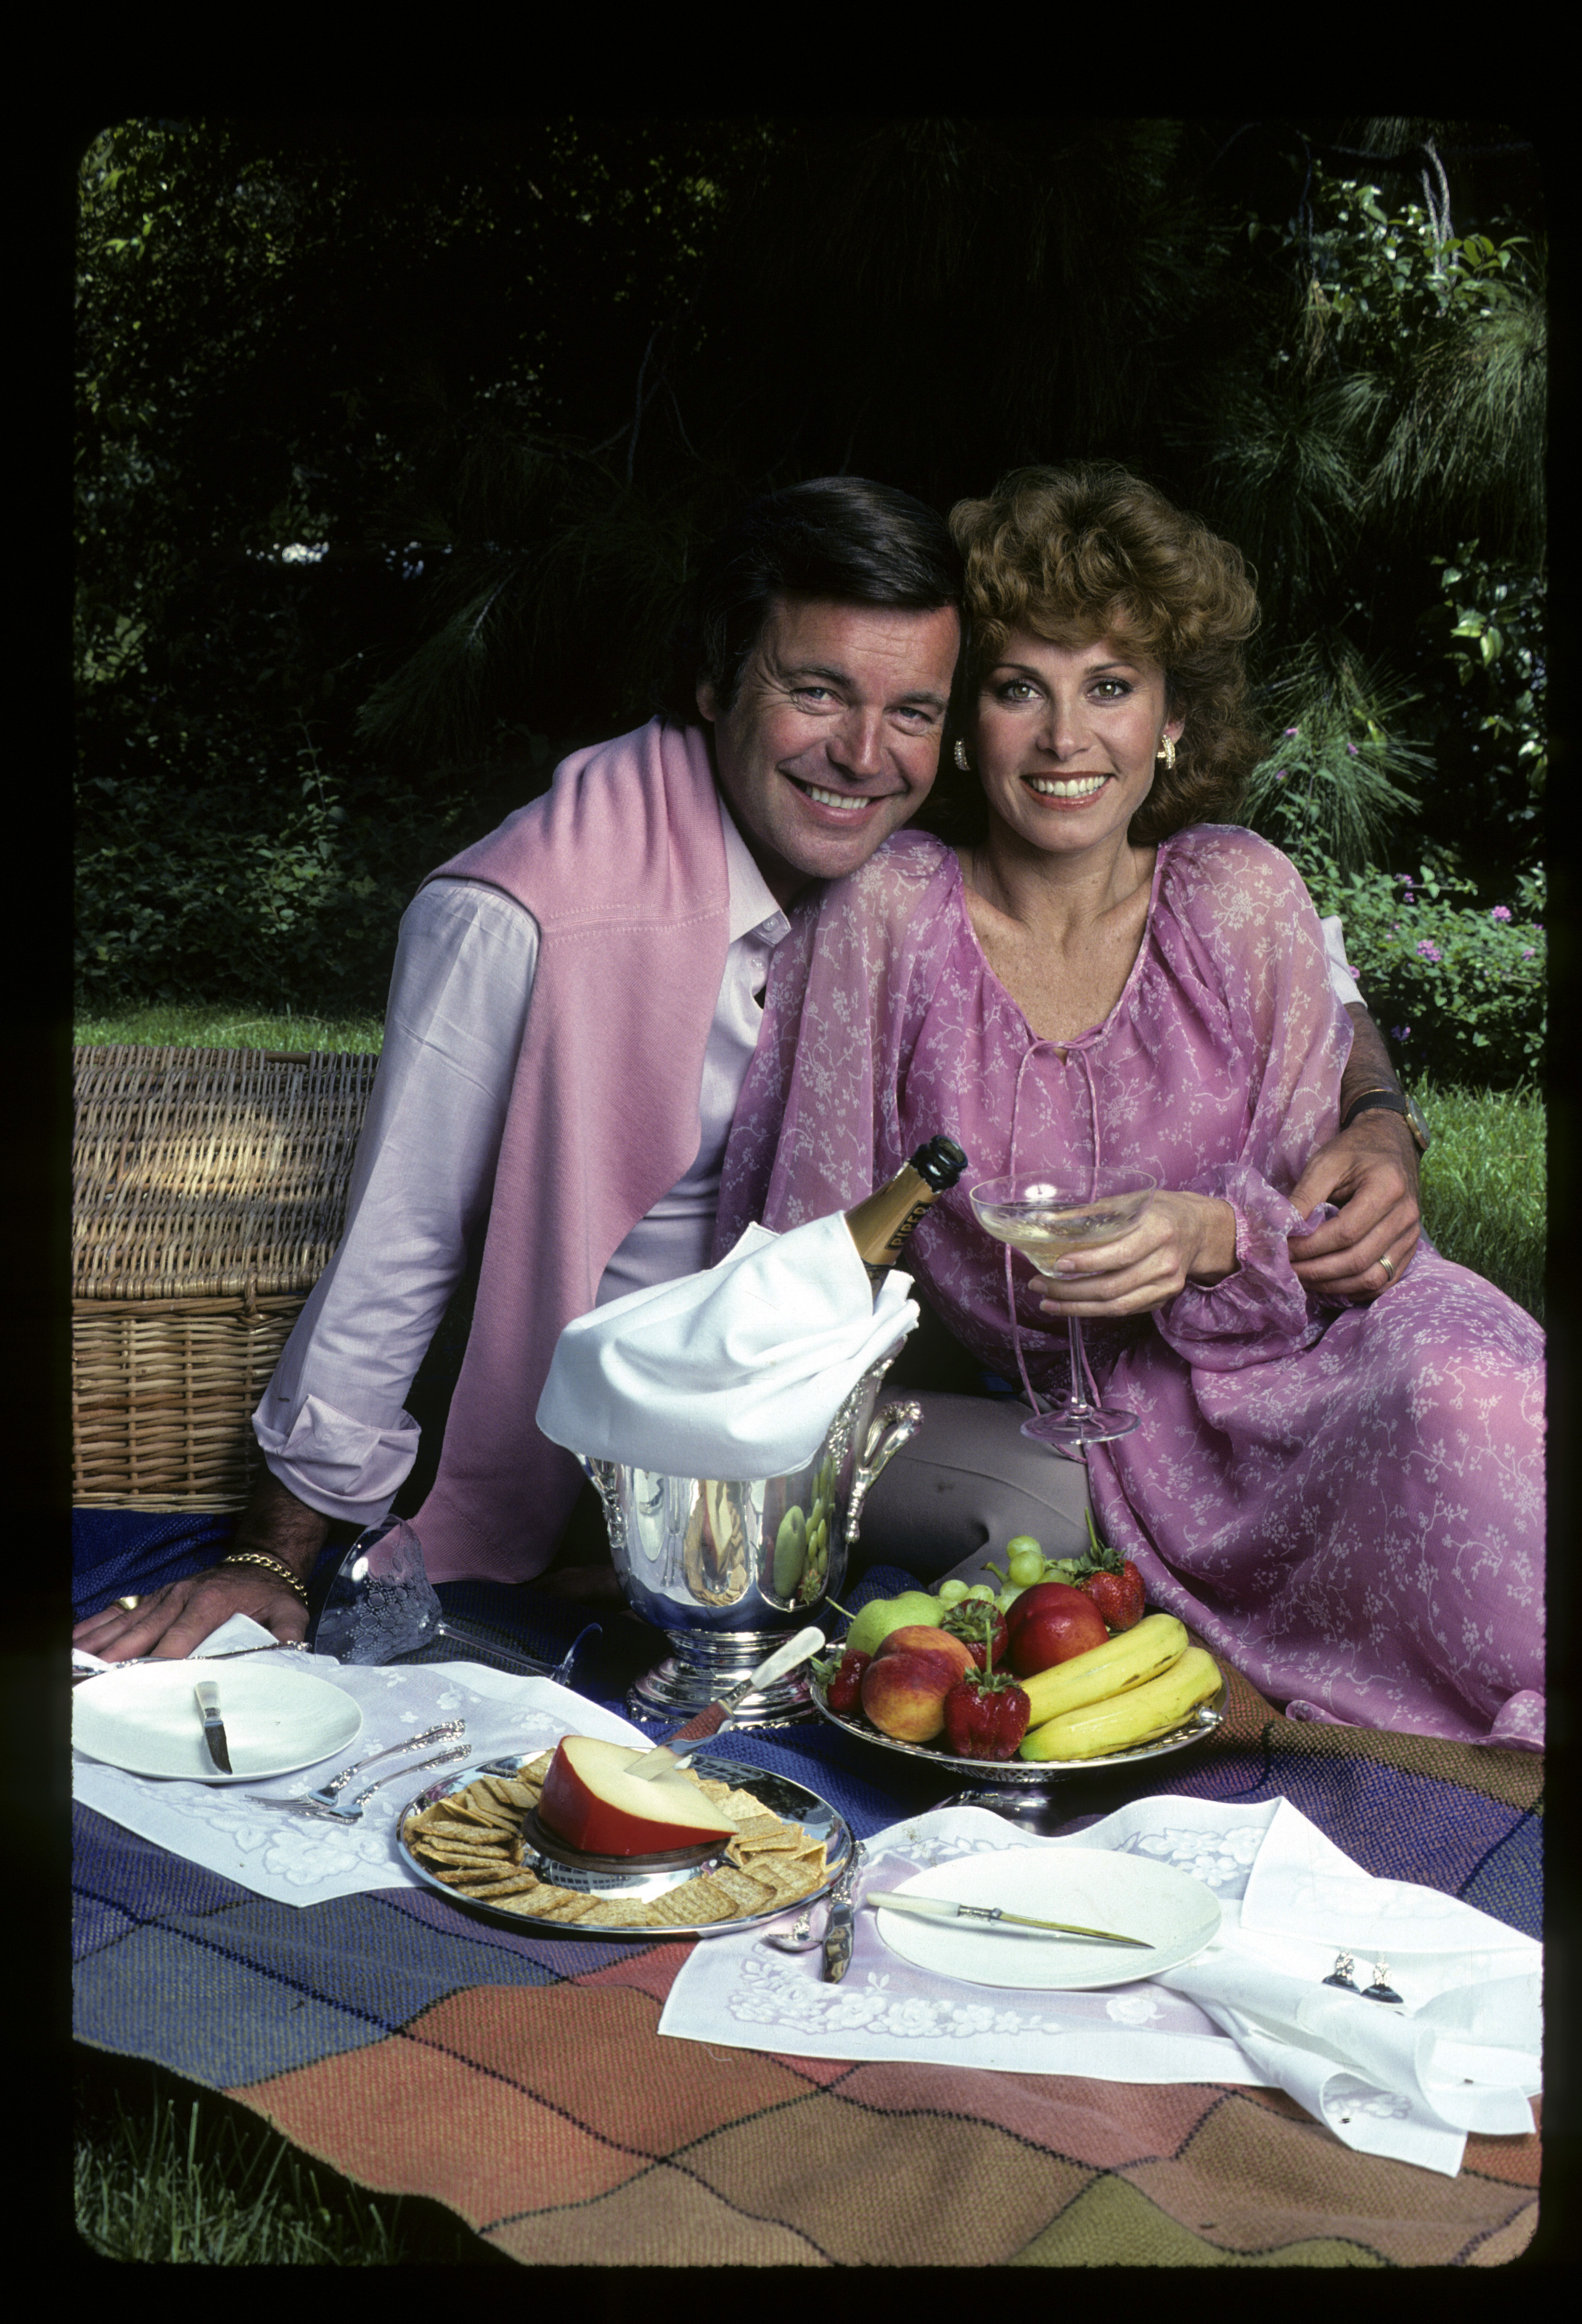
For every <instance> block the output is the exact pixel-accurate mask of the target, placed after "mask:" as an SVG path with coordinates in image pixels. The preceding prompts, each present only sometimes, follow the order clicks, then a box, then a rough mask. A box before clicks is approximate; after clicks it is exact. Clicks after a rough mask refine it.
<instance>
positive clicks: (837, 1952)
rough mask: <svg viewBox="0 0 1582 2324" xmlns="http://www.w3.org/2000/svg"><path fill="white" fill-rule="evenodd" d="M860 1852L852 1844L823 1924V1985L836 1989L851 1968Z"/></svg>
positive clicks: (856, 1842) (858, 1844)
mask: <svg viewBox="0 0 1582 2324" xmlns="http://www.w3.org/2000/svg"><path fill="white" fill-rule="evenodd" d="M862 1860H863V1849H862V1843H861V1841H860V1840H853V1841H852V1843H851V1855H850V1856H849V1857H848V1858H847V1859H846V1868H845V1870H844V1871H843V1872H842V1875H841V1877H840V1878H839V1879H838V1880H837V1881H836V1883H835V1885H834V1886H833V1887H832V1889H831V1891H830V1916H829V1919H828V1920H827V1921H826V1922H825V1923H824V1983H825V1984H826V1985H839V1984H840V1982H841V1979H842V1978H843V1977H844V1976H845V1974H846V1971H847V1970H848V1969H850V1968H851V1924H852V1922H853V1921H854V1920H855V1918H856V1915H857V1906H856V1903H855V1901H854V1899H853V1897H852V1894H851V1891H852V1888H853V1887H854V1886H855V1885H856V1880H857V1875H858V1872H859V1871H860V1868H861V1865H862Z"/></svg>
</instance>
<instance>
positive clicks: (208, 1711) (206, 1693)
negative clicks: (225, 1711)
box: [194, 1678, 231, 1775]
mask: <svg viewBox="0 0 1582 2324" xmlns="http://www.w3.org/2000/svg"><path fill="white" fill-rule="evenodd" d="M194 1691H195V1692H196V1694H197V1697H198V1710H199V1711H201V1712H202V1713H203V1739H204V1741H205V1742H206V1743H207V1745H208V1756H209V1757H210V1758H211V1759H212V1760H213V1761H214V1764H215V1766H216V1768H217V1769H218V1770H219V1772H220V1774H221V1775H229V1774H230V1773H231V1754H230V1751H229V1749H228V1748H227V1746H226V1743H225V1720H223V1719H222V1718H221V1717H220V1691H219V1688H218V1687H217V1686H216V1684H215V1683H214V1681H213V1679H212V1678H206V1679H205V1680H203V1681H202V1683H200V1684H199V1685H198V1687H197V1688H196V1689H195V1690H194Z"/></svg>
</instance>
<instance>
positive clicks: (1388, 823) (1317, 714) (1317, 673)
mask: <svg viewBox="0 0 1582 2324" xmlns="http://www.w3.org/2000/svg"><path fill="white" fill-rule="evenodd" d="M1264 700H1265V709H1266V712H1267V713H1270V714H1273V715H1274V716H1281V715H1284V716H1285V717H1287V718H1288V719H1289V721H1290V723H1289V724H1287V725H1286V726H1285V728H1284V730H1283V734H1282V736H1281V740H1280V742H1279V743H1278V745H1277V746H1276V748H1275V750H1274V752H1273V753H1272V754H1271V756H1270V757H1268V758H1266V759H1265V760H1264V761H1262V762H1261V763H1260V764H1259V765H1258V766H1257V767H1255V769H1254V770H1253V773H1252V775H1251V777H1250V778H1249V779H1248V783H1247V788H1246V800H1245V803H1244V815H1245V819H1246V822H1247V823H1248V825H1250V826H1251V827H1252V828H1253V829H1254V830H1257V831H1265V832H1267V833H1268V834H1269V835H1270V836H1271V837H1274V838H1275V839H1276V840H1277V841H1278V842H1279V844H1285V841H1286V839H1287V838H1288V837H1291V836H1292V835H1295V834H1296V833H1298V832H1300V844H1301V846H1302V847H1303V848H1304V849H1305V850H1306V851H1307V852H1308V853H1313V852H1314V851H1315V850H1316V851H1319V852H1321V853H1324V854H1326V855H1327V856H1329V857H1333V858H1334V859H1335V860H1336V861H1337V862H1338V864H1339V865H1340V867H1341V869H1342V870H1343V871H1356V870H1358V869H1360V868H1361V867H1362V866H1363V865H1365V864H1366V863H1367V862H1370V861H1372V860H1374V859H1375V856H1376V855H1377V853H1379V852H1380V851H1381V849H1382V846H1383V843H1384V839H1385V837H1386V835H1387V834H1388V833H1389V832H1390V831H1391V830H1392V829H1393V826H1394V825H1396V824H1397V823H1398V822H1399V820H1400V818H1401V816H1403V813H1406V812H1409V811H1410V810H1411V809H1412V807H1415V806H1416V804H1417V795H1416V787H1417V783H1418V781H1419V779H1420V771H1421V767H1422V765H1423V762H1424V753H1423V752H1421V750H1419V749H1418V748H1417V747H1416V745H1415V744H1414V743H1412V742H1408V741H1406V740H1405V739H1403V732H1402V729H1403V723H1404V720H1405V717H1406V715H1407V714H1408V713H1409V712H1410V710H1411V708H1412V704H1413V703H1414V702H1415V700H1416V696H1414V695H1412V694H1410V693H1408V692H1407V691H1406V690H1405V689H1404V688H1403V687H1401V686H1399V685H1392V683H1391V681H1390V679H1389V678H1388V676H1387V675H1386V674H1385V673H1384V672H1383V671H1381V670H1379V669H1371V670H1370V669H1365V668H1364V667H1363V666H1362V664H1361V662H1360V660H1359V659H1358V657H1357V654H1356V653H1355V652H1354V651H1353V650H1351V648H1350V647H1349V646H1348V644H1347V641H1346V639H1345V638H1344V636H1340V635H1331V636H1329V637H1323V638H1314V639H1310V640H1309V641H1307V643H1306V644H1305V645H1304V646H1303V647H1302V648H1301V650H1299V651H1298V652H1297V653H1296V654H1294V655H1293V656H1292V659H1291V661H1290V662H1289V663H1288V664H1287V666H1286V668H1285V669H1284V670H1283V672H1282V673H1281V675H1280V677H1279V678H1277V679H1275V680H1274V682H1273V683H1271V684H1270V685H1269V686H1268V687H1266V688H1265V696H1264ZM1293 800H1300V802H1301V810H1300V815H1299V814H1298V811H1297V810H1296V808H1295V807H1293V806H1292V801H1293Z"/></svg>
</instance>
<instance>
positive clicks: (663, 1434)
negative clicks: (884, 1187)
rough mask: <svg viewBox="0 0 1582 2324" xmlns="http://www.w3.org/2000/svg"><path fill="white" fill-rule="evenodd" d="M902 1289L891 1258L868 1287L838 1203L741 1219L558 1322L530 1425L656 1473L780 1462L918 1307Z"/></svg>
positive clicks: (823, 1423)
mask: <svg viewBox="0 0 1582 2324" xmlns="http://www.w3.org/2000/svg"><path fill="white" fill-rule="evenodd" d="M910 1289H911V1277H910V1276H907V1275H903V1274H899V1273H897V1272H892V1273H890V1274H889V1275H888V1276H887V1277H885V1280H884V1282H883V1283H882V1284H881V1285H880V1286H879V1290H878V1298H877V1300H876V1298H875V1296H874V1289H873V1286H872V1284H871V1283H870V1281H869V1276H868V1270H867V1268H865V1267H864V1266H863V1264H862V1261H861V1260H860V1259H859V1258H858V1256H857V1246H856V1245H855V1243H854V1242H853V1241H852V1240H851V1231H850V1230H849V1228H848V1227H847V1225H846V1222H845V1220H844V1219H843V1218H842V1216H841V1215H840V1214H839V1213H834V1214H833V1215H832V1216H831V1217H829V1218H825V1219H814V1220H812V1221H811V1222H809V1223H808V1224H807V1225H806V1226H800V1227H793V1228H792V1229H791V1230H790V1231H789V1232H788V1233H786V1234H783V1235H776V1234H771V1233H770V1232H769V1231H768V1229H767V1228H764V1227H759V1226H750V1227H749V1228H748V1229H747V1231H746V1232H745V1233H744V1234H743V1235H742V1237H741V1240H740V1242H738V1244H737V1245H736V1247H735V1249H734V1250H731V1251H730V1252H728V1253H727V1255H726V1256H725V1258H723V1259H721V1260H720V1262H719V1264H718V1265H717V1266H715V1267H710V1268H704V1270H703V1271H702V1273H700V1274H697V1275H684V1276H681V1277H677V1278H676V1280H675V1281H674V1282H670V1283H657V1284H652V1285H650V1286H648V1287H647V1288H646V1289H644V1290H642V1291H630V1292H628V1293H627V1295H626V1296H625V1298H623V1299H612V1300H611V1302H610V1303H609V1305H607V1306H604V1307H595V1308H594V1309H593V1313H592V1314H587V1315H579V1316H578V1317H577V1318H576V1319H575V1322H573V1323H568V1324H567V1325H566V1329H565V1331H564V1332H562V1333H561V1335H560V1339H559V1342H558V1344H557V1346H556V1351H555V1360H554V1362H553V1363H552V1364H551V1365H550V1368H549V1378H548V1379H547V1381H546V1382H545V1386H544V1393H543V1395H542V1396H541V1397H539V1399H538V1425H539V1427H540V1428H541V1429H542V1430H543V1432H544V1434H545V1435H546V1436H547V1437H548V1438H549V1439H550V1440H551V1442H552V1443H556V1444H564V1445H565V1446H566V1448H567V1449H568V1451H570V1452H577V1453H581V1454H583V1455H584V1456H586V1457H587V1458H589V1459H593V1460H600V1461H615V1462H621V1463H622V1464H623V1465H624V1466H627V1467H630V1468H634V1469H648V1470H650V1471H656V1472H658V1474H660V1475H662V1476H670V1477H717V1478H727V1479H731V1478H742V1479H750V1478H759V1477H766V1478H767V1477H784V1476H788V1475H790V1474H792V1473H793V1472H794V1471H796V1470H798V1469H801V1468H804V1467H805V1465H806V1464H807V1462H809V1461H811V1460H812V1459H813V1457H814V1454H815V1453H816V1452H817V1451H818V1448H819V1446H820V1445H821V1444H822V1443H823V1439H824V1436H825V1434H826V1432H827V1431H828V1428H829V1425H830V1423H831V1421H832V1420H833V1418H834V1416H835V1415H836V1413H837V1412H838V1411H839V1410H840V1408H841V1406H842V1404H843V1403H844V1401H845V1399H846V1397H848V1396H849V1395H850V1394H851V1390H852V1389H853V1388H855V1387H856V1385H857V1383H858V1381H859V1380H860V1379H861V1378H862V1375H863V1373H864V1372H865V1371H867V1370H868V1369H869V1366H870V1365H873V1364H876V1363H878V1361H879V1360H880V1359H881V1357H884V1356H886V1355H888V1353H889V1352H890V1351H891V1350H892V1349H893V1348H895V1347H897V1345H898V1344H899V1342H901V1341H902V1340H903V1339H904V1338H905V1337H906V1333H908V1332H909V1331H911V1330H912V1328H913V1327H914V1325H915V1323H916V1322H917V1320H918V1313H917V1307H916V1304H915V1301H914V1300H912V1299H910V1298H909V1297H908V1296H907V1294H908V1292H909V1291H910Z"/></svg>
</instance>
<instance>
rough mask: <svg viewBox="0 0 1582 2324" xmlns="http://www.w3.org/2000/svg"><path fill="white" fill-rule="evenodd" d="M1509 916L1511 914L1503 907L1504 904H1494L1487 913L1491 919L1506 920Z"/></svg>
mask: <svg viewBox="0 0 1582 2324" xmlns="http://www.w3.org/2000/svg"><path fill="white" fill-rule="evenodd" d="M1510 917H1511V915H1510V913H1509V912H1508V911H1507V910H1506V909H1505V907H1504V904H1496V905H1495V908H1494V910H1493V911H1492V912H1491V913H1490V914H1489V918H1490V919H1491V920H1508V919H1509V918H1510Z"/></svg>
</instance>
